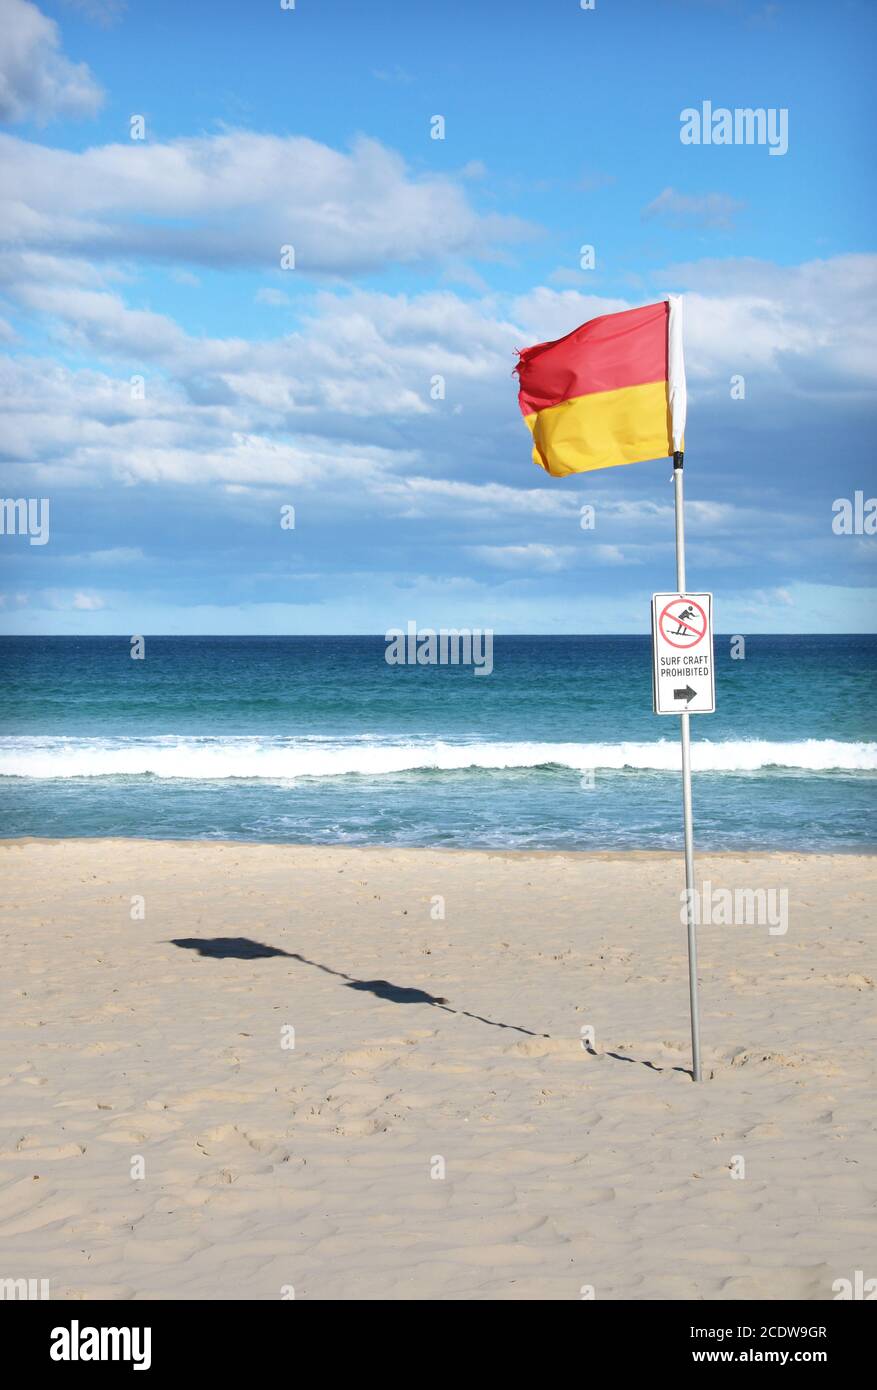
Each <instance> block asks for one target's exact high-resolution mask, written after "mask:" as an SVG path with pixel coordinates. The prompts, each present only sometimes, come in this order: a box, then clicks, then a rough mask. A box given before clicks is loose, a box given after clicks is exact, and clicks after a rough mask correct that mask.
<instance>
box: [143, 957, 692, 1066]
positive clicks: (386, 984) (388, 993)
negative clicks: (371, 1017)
mask: <svg viewBox="0 0 877 1390" xmlns="http://www.w3.org/2000/svg"><path fill="white" fill-rule="evenodd" d="M168 944H169V945H171V946H179V947H180V948H181V949H182V950H184V951H197V953H198V955H199V956H205V957H207V958H208V959H209V960H265V959H267V958H269V957H271V956H285V957H286V959H287V960H297V961H299V962H300V963H301V964H302V965H311V966H313V968H314V969H315V970H322V971H323V972H324V973H325V974H326V975H335V976H336V977H337V978H338V979H339V980H344V982H345V988H346V989H358V990H360V991H362V992H363V993H366V994H373V995H375V997H376V998H377V999H386V1000H387V1001H388V1002H389V1003H391V1004H429V1005H430V1006H431V1007H432V1008H434V1009H442V1010H443V1011H444V1012H445V1013H448V1014H459V1015H460V1017H461V1018H472V1019H475V1021H476V1022H477V1023H486V1024H487V1025H488V1027H490V1028H507V1029H508V1030H509V1031H510V1032H513V1033H526V1035H527V1037H528V1038H550V1037H551V1034H550V1033H535V1032H534V1031H533V1029H532V1028H521V1027H520V1026H519V1025H518V1024H515V1023H499V1022H498V1021H497V1020H496V1019H493V1018H484V1017H483V1016H482V1015H481V1014H473V1013H470V1012H469V1010H468V1009H452V1008H451V1006H450V1004H449V1003H448V1001H447V999H442V998H440V996H439V995H436V994H428V993H427V991H426V990H424V989H412V988H410V987H409V986H405V985H394V984H391V983H390V981H389V980H357V979H356V978H355V976H353V975H346V974H345V973H344V971H343V970H333V969H332V967H331V965H321V963H320V962H319V961H318V960H308V958H307V956H303V955H300V954H299V952H298V951H282V950H281V949H280V948H279V946H265V945H263V943H262V942H261V941H253V940H252V939H251V938H250V937H248V936H211V937H200V936H178V937H174V938H173V939H171V941H170V942H169V943H168ZM585 1051H586V1052H587V1054H588V1056H589V1057H611V1058H612V1059H613V1061H616V1062H633V1063H634V1065H635V1066H639V1067H647V1068H648V1070H649V1071H657V1072H661V1071H667V1070H669V1071H679V1072H684V1073H685V1074H686V1075H688V1076H690V1075H691V1071H690V1069H689V1068H688V1067H670V1068H667V1067H659V1066H657V1065H656V1064H655V1063H654V1062H644V1061H643V1060H642V1059H641V1058H640V1057H628V1056H627V1055H626V1054H625V1053H622V1052H596V1051H595V1050H594V1049H593V1048H592V1047H590V1046H587V1047H585Z"/></svg>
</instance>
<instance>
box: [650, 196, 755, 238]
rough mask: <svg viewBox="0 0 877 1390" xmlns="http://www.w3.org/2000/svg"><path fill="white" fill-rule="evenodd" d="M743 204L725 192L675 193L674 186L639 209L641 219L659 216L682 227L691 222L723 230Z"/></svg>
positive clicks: (730, 224) (731, 224)
mask: <svg viewBox="0 0 877 1390" xmlns="http://www.w3.org/2000/svg"><path fill="white" fill-rule="evenodd" d="M745 206H746V204H745V203H741V202H739V201H738V200H737V199H736V198H731V197H730V196H729V195H728V194H727V193H696V194H690V193H679V192H677V190H676V189H675V188H665V189H664V191H663V192H662V193H659V194H658V196H657V198H654V199H653V200H652V201H651V202H650V203H649V204H648V205H647V207H644V208H643V218H644V219H645V220H646V221H649V220H650V219H651V218H655V217H658V218H661V219H663V220H664V221H666V222H669V223H670V224H671V226H674V227H683V226H686V225H691V224H694V225H695V226H702V227H718V228H721V229H723V230H727V229H728V228H729V227H732V226H733V225H734V219H735V217H736V215H737V213H738V212H742V210H743V208H744V207H745Z"/></svg>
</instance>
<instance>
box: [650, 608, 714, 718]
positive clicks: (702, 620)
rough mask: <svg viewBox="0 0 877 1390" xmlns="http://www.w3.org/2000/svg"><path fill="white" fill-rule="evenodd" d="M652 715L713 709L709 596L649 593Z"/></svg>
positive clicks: (711, 635) (711, 623)
mask: <svg viewBox="0 0 877 1390" xmlns="http://www.w3.org/2000/svg"><path fill="white" fill-rule="evenodd" d="M652 698H653V703H654V710H655V714H684V713H685V711H686V710H687V711H688V713H689V714H712V713H713V712H714V711H715V708H716V677H715V668H714V664H713V596H712V594H652Z"/></svg>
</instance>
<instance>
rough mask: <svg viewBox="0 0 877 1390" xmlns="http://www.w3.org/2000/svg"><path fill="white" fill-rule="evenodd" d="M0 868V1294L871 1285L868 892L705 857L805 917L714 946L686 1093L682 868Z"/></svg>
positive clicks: (16, 864) (197, 857)
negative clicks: (142, 912) (210, 951)
mask: <svg viewBox="0 0 877 1390" xmlns="http://www.w3.org/2000/svg"><path fill="white" fill-rule="evenodd" d="M0 865H2V869H3V871H4V882H5V884H6V892H5V898H6V902H7V904H8V906H9V909H10V910H9V913H8V915H7V922H6V924H5V926H4V930H3V940H2V961H3V965H2V973H3V1009H2V1022H0V1037H2V1055H0V1106H2V1125H0V1278H13V1277H14V1278H26V1277H33V1278H48V1279H49V1280H50V1281H51V1285H50V1286H51V1292H52V1297H55V1298H95V1297H101V1296H122V1297H126V1296H130V1297H140V1298H155V1297H160V1298H196V1297H198V1298H203V1297H208V1298H239V1297H249V1298H265V1299H277V1298H280V1297H281V1296H282V1290H283V1289H284V1287H285V1286H293V1287H294V1289H295V1295H296V1297H298V1298H354V1299H360V1298H388V1299H396V1298H438V1299H448V1298H452V1299H460V1298H501V1299H505V1298H516V1299H531V1298H551V1299H554V1298H558V1299H577V1298H579V1297H580V1296H581V1294H580V1290H581V1288H582V1286H583V1285H593V1286H594V1290H595V1294H596V1297H597V1298H598V1299H607V1298H609V1299H612V1298H631V1297H632V1298H663V1299H674V1298H681V1297H686V1298H687V1297H701V1298H711V1299H712V1298H726V1297H727V1298H731V1297H743V1298H783V1297H789V1298H800V1299H830V1298H832V1297H833V1293H832V1283H833V1281H834V1280H836V1279H839V1278H853V1276H854V1273H855V1270H857V1269H863V1270H864V1271H865V1276H866V1277H868V1276H869V1275H870V1276H873V1275H875V1274H877V1265H875V1248H877V1241H875V1226H877V1221H875V1190H877V1163H875V1140H874V1135H873V1118H874V1104H873V1101H874V1012H875V1011H874V997H875V996H874V980H873V974H874V965H873V961H874V954H873V925H872V923H871V922H869V921H868V920H867V918H868V916H869V914H870V909H871V904H872V902H873V893H874V879H875V867H877V861H875V860H874V859H869V858H865V857H841V856H836V857H828V856H805V855H763V856H762V855H752V856H745V857H744V856H734V857H726V856H710V857H707V856H704V857H702V858H701V859H700V861H699V869H700V873H701V874H702V875H703V876H704V877H706V878H709V879H711V880H712V881H713V883H714V884H715V885H717V886H719V885H720V886H727V887H734V886H746V887H753V888H758V887H784V886H785V887H788V889H789V899H790V900H789V913H790V921H789V930H788V933H787V934H786V935H785V936H779V935H776V936H772V935H770V934H769V932H768V930H767V927H766V926H763V927H757V926H748V927H747V926H742V927H704V928H702V929H701V934H700V942H701V945H700V949H701V982H702V1010H703V1039H704V1062H705V1068H706V1070H707V1073H708V1074H711V1079H710V1080H709V1081H708V1082H705V1083H704V1084H703V1085H701V1086H696V1085H694V1083H693V1082H692V1081H691V1079H690V1076H689V1075H688V1074H687V1071H686V1070H684V1069H685V1068H687V1067H688V1065H689V1037H688V1012H687V1010H688V997H687V968H686V952H685V930H684V928H683V927H682V925H681V923H680V921H679V915H678V914H679V900H678V891H679V888H680V876H681V867H680V861H679V858H678V856H672V855H657V854H626V855H619V856H608V855H559V854H538V855H520V854H516V855H511V854H509V855H500V854H480V853H468V854H464V853H440V852H431V851H430V852H427V851H397V850H349V849H341V848H332V849H313V848H294V847H289V848H286V847H276V846H259V845H228V844H209V845H206V844H192V843H184V844H158V843H148V842H136V841H78V842H77V841H62V842H37V841H29V842H28V841H20V842H7V843H6V844H5V845H3V846H2V848H0ZM136 894H140V895H143V897H144V898H145V906H146V917H145V920H142V921H138V920H132V918H131V899H132V895H136ZM436 894H441V895H443V896H444V899H445V903H446V918H445V920H444V921H441V920H437V921H436V920H432V918H431V915H430V906H431V899H432V898H433V896H434V895H436ZM868 933H871V935H868ZM174 938H183V939H186V938H196V939H197V940H198V941H202V940H203V941H210V940H211V939H215V938H246V939H248V940H249V941H255V942H258V943H261V944H262V945H263V946H270V947H273V948H276V949H278V950H280V951H285V952H288V953H295V954H294V955H292V954H290V955H287V956H284V955H274V956H265V957H262V958H256V959H247V958H241V956H240V954H239V953H238V954H231V955H228V954H226V955H225V956H224V957H222V958H214V957H210V956H207V957H205V956H203V955H201V954H199V953H198V952H197V951H196V950H194V949H191V948H189V947H181V946H177V945H173V944H171V942H172V940H173V939H174ZM220 949H221V950H223V951H226V952H227V951H228V947H227V946H222V947H220ZM321 967H322V968H321ZM346 977H350V979H348V978H346ZM355 981H361V982H365V984H366V985H367V986H369V982H370V987H365V988H361V987H352V982H355ZM376 981H385V982H389V983H388V985H381V984H375V982H376ZM406 990H408V991H411V992H413V997H412V995H407V996H406V994H405V991H406ZM418 991H423V992H425V993H426V994H427V995H430V996H442V997H446V998H447V1000H448V1007H447V1008H444V1007H441V1006H439V1005H435V1004H430V1003H429V1002H428V1000H422V999H421V998H420V997H419V995H418V993H417V992H418ZM283 1025H292V1026H294V1028H295V1030H296V1046H295V1049H294V1050H289V1049H285V1048H283V1047H281V1029H282V1026H283ZM586 1025H590V1026H592V1027H594V1028H595V1029H596V1052H597V1053H598V1054H599V1055H590V1054H589V1053H588V1052H586V1051H585V1050H583V1048H582V1045H581V1041H580V1029H581V1028H582V1027H583V1026H586ZM543 1034H547V1035H548V1036H547V1037H543V1036H542V1035H543ZM613 1053H615V1054H618V1055H617V1056H613V1055H612V1054H613ZM137 1155H139V1156H141V1158H142V1159H143V1161H144V1162H145V1177H144V1178H142V1179H137V1180H135V1179H132V1177H131V1165H132V1160H134V1159H135V1156H137ZM735 1155H742V1157H743V1158H744V1160H745V1174H746V1176H745V1179H743V1180H738V1179H734V1178H732V1176H731V1167H732V1165H733V1163H734V1156H735ZM433 1156H441V1157H442V1158H443V1159H444V1163H445V1170H446V1176H445V1177H444V1178H443V1179H441V1178H439V1179H435V1178H432V1177H431V1176H430V1169H431V1162H432V1160H433Z"/></svg>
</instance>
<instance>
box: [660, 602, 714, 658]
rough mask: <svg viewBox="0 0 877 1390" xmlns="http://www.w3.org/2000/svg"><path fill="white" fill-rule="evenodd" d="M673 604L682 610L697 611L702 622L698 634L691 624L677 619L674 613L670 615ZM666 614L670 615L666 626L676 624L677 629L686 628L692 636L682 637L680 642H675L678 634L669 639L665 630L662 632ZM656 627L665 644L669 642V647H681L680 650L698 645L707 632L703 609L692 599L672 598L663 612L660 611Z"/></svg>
mask: <svg viewBox="0 0 877 1390" xmlns="http://www.w3.org/2000/svg"><path fill="white" fill-rule="evenodd" d="M675 604H678V605H680V606H681V607H682V608H683V609H684V608H696V609H697V611H698V613H699V614H700V616H701V619H702V621H703V627H702V628H701V629H700V631H699V632H698V631H697V629H696V628H693V627H692V626H691V623H690V622H688V621H687V620H684V619H680V618H678V617H677V616H676V614H675V613H670V609H671V608H672V607H673V606H674V605H675ZM668 613H669V614H670V616H669V618H667V622H668V625H669V623H671V622H674V623H675V624H676V626H677V627H686V628H688V630H689V632H691V633H692V634H693V635H692V636H691V637H690V638H686V637H683V638H682V640H681V641H675V640H674V638H676V637H678V636H679V634H678V633H674V634H673V636H672V637H671V636H670V635H669V633H667V632H665V630H664V619H665V617H667V614H668ZM658 627H659V628H660V630H661V636H662V637H663V639H664V641H665V642H669V643H670V646H671V647H681V648H686V647H696V646H697V644H698V642H700V641H701V639H702V638H703V637H704V636H705V634H706V630H707V620H706V613H704V611H703V609H702V608H701V606H700V604H699V603H696V602H695V601H694V599H693V598H674V599H671V600H670V602H669V603H668V604H667V606H666V607H665V608H664V609H663V611H662V613H661V616H660V617H659V619H658Z"/></svg>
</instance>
